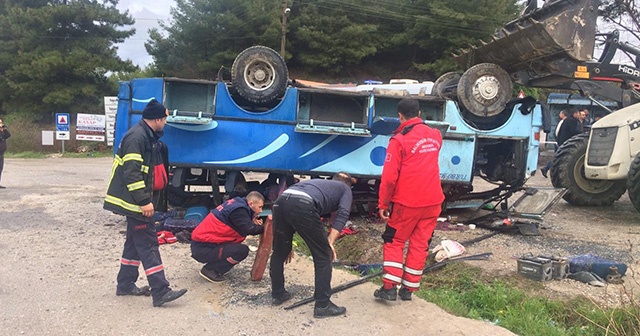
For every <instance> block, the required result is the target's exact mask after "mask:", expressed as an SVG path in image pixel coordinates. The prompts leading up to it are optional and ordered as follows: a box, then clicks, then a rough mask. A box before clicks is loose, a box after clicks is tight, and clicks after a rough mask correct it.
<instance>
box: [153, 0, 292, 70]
mask: <svg viewBox="0 0 640 336" xmlns="http://www.w3.org/2000/svg"><path fill="white" fill-rule="evenodd" d="M280 9H281V7H280V6H279V2H278V1H274V0H234V1H228V0H177V1H176V7H175V8H172V9H171V15H172V22H171V25H169V24H165V23H162V24H161V26H160V27H161V29H162V30H164V31H165V32H166V36H164V35H163V34H162V33H161V31H160V30H158V29H152V30H151V31H150V40H149V42H148V43H146V44H145V47H146V48H147V51H148V52H149V54H150V55H151V56H153V59H154V62H155V63H156V65H157V67H158V69H159V70H160V71H161V73H160V74H161V75H165V76H180V77H186V78H214V77H215V75H216V73H217V71H218V69H219V68H220V67H221V66H223V65H231V63H232V62H233V60H234V59H235V57H236V56H237V55H238V54H239V53H240V52H241V51H242V50H244V49H245V48H247V47H250V46H252V45H256V44H261V45H266V46H271V47H275V46H277V45H278V43H279V41H280V34H279V33H278V32H279V27H280V24H279V18H280V16H279V12H280Z"/></svg>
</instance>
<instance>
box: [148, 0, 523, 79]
mask: <svg viewBox="0 0 640 336" xmlns="http://www.w3.org/2000/svg"><path fill="white" fill-rule="evenodd" d="M516 3H517V0H493V1H486V0H485V1H466V0H454V1H447V0H393V1H392V0H384V1H381V0H375V1H374V0H295V1H288V4H289V5H290V9H291V11H290V12H289V17H288V24H287V26H286V30H287V34H286V40H287V44H286V46H287V50H286V55H283V56H285V58H286V60H287V66H288V68H289V72H290V74H291V75H292V76H297V75H302V76H304V77H307V78H311V79H318V80H330V79H333V80H337V81H341V80H345V79H346V80H362V79H366V78H370V79H376V78H380V79H383V80H388V79H389V78H391V77H392V76H393V77H395V76H407V77H414V78H422V79H433V77H435V76H434V75H435V74H438V73H441V72H445V71H450V70H452V69H455V68H456V65H455V64H454V63H453V61H451V60H450V54H451V52H452V51H454V50H456V49H457V48H460V47H466V46H467V44H468V43H471V42H473V43H476V42H477V40H478V39H479V38H486V37H488V36H490V35H491V33H492V32H493V31H494V30H495V28H497V27H498V26H501V25H502V24H503V23H504V22H507V21H509V20H512V19H514V18H515V17H516V16H517V14H518V10H519V7H518V6H517V5H516ZM282 4H283V3H282V0H236V1H226V0H177V7H176V8H174V9H172V20H171V24H163V25H162V26H161V30H164V32H161V31H160V30H152V31H151V39H150V41H149V43H147V44H146V46H147V50H148V51H149V53H150V54H151V55H152V56H153V57H154V60H155V63H156V65H157V67H158V69H159V70H160V71H161V74H162V75H166V76H180V77H191V78H213V77H215V74H216V72H217V70H218V69H219V68H220V67H221V66H229V65H231V64H232V62H233V60H234V58H235V56H236V55H237V54H238V53H240V52H241V51H242V50H243V49H245V48H247V47H250V46H252V45H256V44H261V45H265V46H268V47H271V48H273V49H275V50H279V49H280V48H279V47H280V37H281V28H282V26H281V19H282V15H283V12H282ZM487 18H490V19H487ZM425 77H430V78H425Z"/></svg>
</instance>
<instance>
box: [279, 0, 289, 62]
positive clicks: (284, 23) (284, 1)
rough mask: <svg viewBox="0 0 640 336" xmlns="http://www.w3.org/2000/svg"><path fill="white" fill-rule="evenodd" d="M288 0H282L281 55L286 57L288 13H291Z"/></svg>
mask: <svg viewBox="0 0 640 336" xmlns="http://www.w3.org/2000/svg"><path fill="white" fill-rule="evenodd" d="M289 11H290V9H289V4H288V3H287V0H282V36H281V39H280V56H282V59H284V45H285V44H286V42H287V13H289Z"/></svg>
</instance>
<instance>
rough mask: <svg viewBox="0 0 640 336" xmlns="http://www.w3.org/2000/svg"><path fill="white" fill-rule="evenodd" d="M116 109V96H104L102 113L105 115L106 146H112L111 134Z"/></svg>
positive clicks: (113, 127) (114, 123)
mask: <svg viewBox="0 0 640 336" xmlns="http://www.w3.org/2000/svg"><path fill="white" fill-rule="evenodd" d="M117 111H118V97H117V96H105V97H104V115H105V116H106V117H107V128H106V130H107V146H113V134H114V130H115V125H116V112H117Z"/></svg>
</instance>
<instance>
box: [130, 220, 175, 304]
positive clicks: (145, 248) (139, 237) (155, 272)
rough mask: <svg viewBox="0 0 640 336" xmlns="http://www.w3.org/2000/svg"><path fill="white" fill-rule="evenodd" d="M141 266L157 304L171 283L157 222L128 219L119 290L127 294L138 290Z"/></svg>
mask: <svg viewBox="0 0 640 336" xmlns="http://www.w3.org/2000/svg"><path fill="white" fill-rule="evenodd" d="M140 264H142V267H143V268H144V272H145V274H146V276H147V281H148V282H149V286H150V287H151V296H152V297H153V299H154V300H158V299H160V298H161V297H162V296H163V295H164V294H166V293H167V292H168V291H169V281H167V278H166V277H165V275H164V266H163V265H162V259H161V258H160V249H159V245H158V236H157V235H156V228H155V226H154V223H153V220H152V218H149V220H148V221H142V220H139V219H137V218H134V217H129V216H127V237H126V240H125V242H124V250H123V251H122V259H121V260H120V272H118V289H120V290H122V291H125V292H126V291H129V290H131V288H133V286H135V283H136V280H138V275H139V273H138V267H140Z"/></svg>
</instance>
